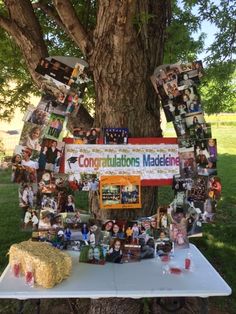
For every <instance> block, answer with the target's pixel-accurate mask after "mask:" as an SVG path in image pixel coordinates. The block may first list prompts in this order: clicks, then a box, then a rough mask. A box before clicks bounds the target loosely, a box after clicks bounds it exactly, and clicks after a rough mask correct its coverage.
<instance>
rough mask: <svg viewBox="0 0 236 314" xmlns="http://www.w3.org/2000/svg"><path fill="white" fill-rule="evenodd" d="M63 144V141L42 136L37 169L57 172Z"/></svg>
mask: <svg viewBox="0 0 236 314" xmlns="http://www.w3.org/2000/svg"><path fill="white" fill-rule="evenodd" d="M64 146H65V143H64V142H60V141H56V140H52V139H48V138H44V139H43V141H42V144H41V147H42V148H41V151H40V154H39V159H38V164H39V171H44V170H49V171H54V172H56V173H58V172H59V169H60V163H61V161H62V160H61V157H62V154H63V150H64Z"/></svg>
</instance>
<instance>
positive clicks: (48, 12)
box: [32, 0, 71, 36]
mask: <svg viewBox="0 0 236 314" xmlns="http://www.w3.org/2000/svg"><path fill="white" fill-rule="evenodd" d="M32 6H33V8H34V9H40V10H42V11H43V12H44V13H45V14H46V15H47V16H49V17H51V18H52V19H53V20H54V22H55V23H56V24H57V25H58V26H59V27H60V28H61V29H63V30H64V32H66V33H67V34H68V35H69V36H71V34H70V32H69V31H68V29H67V28H66V27H65V25H64V24H63V23H62V21H61V19H60V16H59V15H58V14H57V12H56V10H55V9H54V8H52V7H51V6H49V5H47V4H45V3H43V2H42V1H40V0H39V1H38V2H35V3H33V4H32Z"/></svg>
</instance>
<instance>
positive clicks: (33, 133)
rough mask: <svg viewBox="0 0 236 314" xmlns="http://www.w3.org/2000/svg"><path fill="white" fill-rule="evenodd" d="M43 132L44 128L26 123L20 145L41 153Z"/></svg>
mask: <svg viewBox="0 0 236 314" xmlns="http://www.w3.org/2000/svg"><path fill="white" fill-rule="evenodd" d="M42 130H43V127H42V126H39V125H36V124H32V123H29V122H25V124H24V127H23V130H22V132H21V138H20V145H23V146H26V147H28V148H30V149H32V150H37V151H40V150H41V145H40V140H41V137H42Z"/></svg>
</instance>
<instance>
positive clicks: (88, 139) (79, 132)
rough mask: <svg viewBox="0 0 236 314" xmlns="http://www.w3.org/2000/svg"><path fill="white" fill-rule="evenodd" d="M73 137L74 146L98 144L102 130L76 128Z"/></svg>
mask: <svg viewBox="0 0 236 314" xmlns="http://www.w3.org/2000/svg"><path fill="white" fill-rule="evenodd" d="M73 137H74V144H98V142H99V138H100V129H99V128H92V129H90V130H84V129H82V128H74V130H73Z"/></svg>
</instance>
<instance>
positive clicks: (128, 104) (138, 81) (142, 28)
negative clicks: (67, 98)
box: [88, 0, 169, 219]
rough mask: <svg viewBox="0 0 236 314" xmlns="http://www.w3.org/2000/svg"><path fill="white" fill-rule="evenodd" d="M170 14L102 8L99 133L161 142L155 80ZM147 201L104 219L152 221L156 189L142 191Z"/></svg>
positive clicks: (156, 5) (159, 7)
mask: <svg viewBox="0 0 236 314" xmlns="http://www.w3.org/2000/svg"><path fill="white" fill-rule="evenodd" d="M101 3H102V5H101ZM168 10H169V2H168V1H148V0H146V1H115V0H113V1H103V2H100V6H99V10H98V14H97V27H96V29H95V31H94V36H93V44H94V48H93V54H92V56H91V57H90V58H89V59H88V61H89V65H90V68H91V69H92V72H93V77H94V86H95V91H96V115H95V122H94V126H95V127H128V128H129V131H130V133H131V136H132V137H152V136H153V137H160V136H162V131H161V128H160V110H159V102H158V99H157V96H156V94H155V92H154V90H153V88H152V86H151V82H150V76H151V74H152V73H153V70H154V68H155V67H156V66H157V65H159V64H161V63H162V59H163V46H164V36H165V28H166V25H167V21H168V19H167V16H168ZM144 15H146V17H147V18H148V16H150V18H149V20H148V21H147V22H146V23H145V22H142V20H140V19H141V17H142V16H144ZM135 19H137V21H138V22H137V23H136V24H135V23H134V21H135ZM142 197H143V202H142V209H141V210H140V209H137V210H132V211H131V210H126V211H125V210H105V211H103V216H106V218H110V219H115V218H117V219H118V218H123V219H124V218H127V219H134V218H135V217H137V216H149V215H151V214H152V213H153V212H154V211H155V209H156V208H154V206H156V205H157V199H156V198H157V189H156V188H148V189H147V188H143V189H142Z"/></svg>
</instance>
